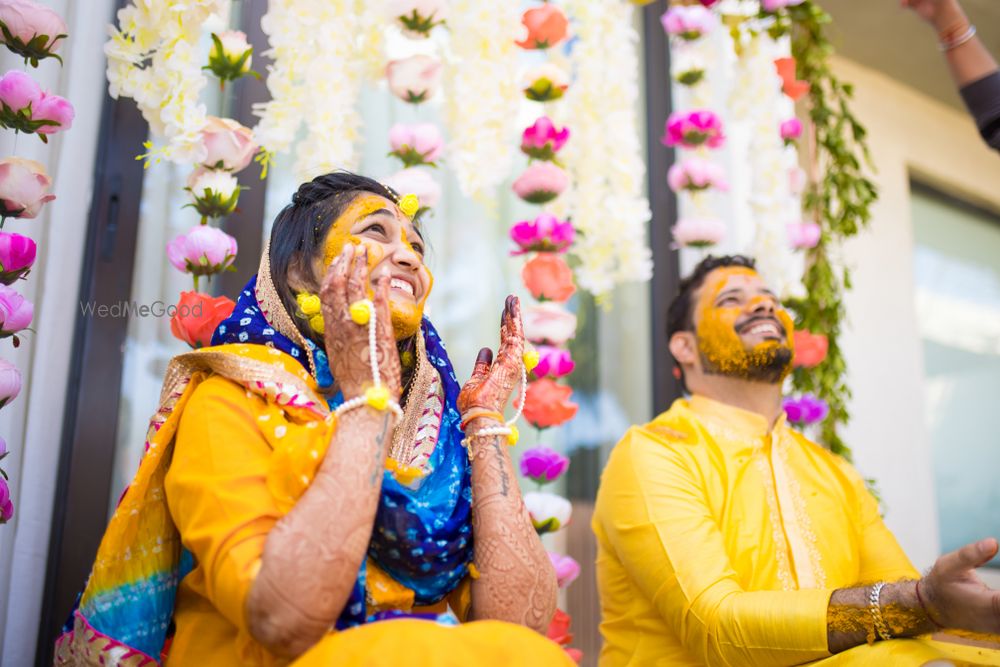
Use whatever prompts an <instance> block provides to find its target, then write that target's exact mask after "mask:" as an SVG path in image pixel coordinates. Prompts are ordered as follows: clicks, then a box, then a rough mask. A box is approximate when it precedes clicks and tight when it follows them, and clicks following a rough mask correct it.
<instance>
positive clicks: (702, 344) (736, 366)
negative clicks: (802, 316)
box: [694, 267, 795, 384]
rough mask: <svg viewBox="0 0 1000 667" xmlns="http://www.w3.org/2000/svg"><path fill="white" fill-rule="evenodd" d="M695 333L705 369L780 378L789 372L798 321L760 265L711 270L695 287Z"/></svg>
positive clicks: (756, 377)
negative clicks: (765, 278)
mask: <svg viewBox="0 0 1000 667" xmlns="http://www.w3.org/2000/svg"><path fill="white" fill-rule="evenodd" d="M694 325H695V336H696V337H697V340H698V352H699V353H700V356H701V361H702V366H703V367H704V372H706V373H715V374H720V375H730V376H735V377H741V378H745V379H747V380H753V381H757V382H767V383H772V384H773V383H777V382H781V381H782V380H783V379H784V378H785V376H787V375H788V373H789V371H791V367H792V357H793V353H794V338H793V336H792V332H793V331H794V328H795V327H794V324H793V323H792V319H791V317H789V315H788V313H787V312H786V311H785V309H784V308H783V307H782V305H781V302H780V301H779V300H778V298H777V297H776V296H775V295H774V293H773V292H771V291H770V290H769V289H768V288H767V286H766V285H765V284H764V281H763V280H762V279H761V277H760V276H759V275H758V274H757V272H756V271H754V270H752V269H748V268H744V267H724V268H720V269H716V270H714V271H712V272H711V273H710V274H708V276H707V277H706V279H705V282H704V283H703V284H702V286H701V288H700V289H699V290H698V293H697V300H696V305H695V309H694Z"/></svg>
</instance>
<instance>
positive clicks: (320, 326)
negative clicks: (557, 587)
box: [295, 292, 325, 335]
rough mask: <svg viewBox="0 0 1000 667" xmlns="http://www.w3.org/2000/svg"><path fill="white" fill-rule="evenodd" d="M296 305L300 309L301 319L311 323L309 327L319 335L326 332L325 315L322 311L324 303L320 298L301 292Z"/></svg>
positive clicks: (297, 296)
mask: <svg viewBox="0 0 1000 667" xmlns="http://www.w3.org/2000/svg"><path fill="white" fill-rule="evenodd" d="M295 303H296V305H298V307H299V313H298V314H299V315H300V317H302V318H304V319H306V320H308V321H309V327H310V328H311V329H312V330H313V331H315V332H316V333H318V334H321V335H322V333H323V332H324V331H325V326H324V322H323V313H322V312H320V311H321V305H322V302H321V301H320V300H319V296H318V295H316V294H312V293H310V292H299V293H298V294H296V295H295Z"/></svg>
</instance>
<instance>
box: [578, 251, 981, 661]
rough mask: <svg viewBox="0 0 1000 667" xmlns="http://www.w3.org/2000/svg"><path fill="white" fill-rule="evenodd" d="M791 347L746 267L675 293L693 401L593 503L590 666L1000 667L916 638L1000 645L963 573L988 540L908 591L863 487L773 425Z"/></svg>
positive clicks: (617, 464) (626, 449) (973, 653)
mask: <svg viewBox="0 0 1000 667" xmlns="http://www.w3.org/2000/svg"><path fill="white" fill-rule="evenodd" d="M792 332H793V325H792V321H791V319H790V317H789V316H788V313H786V312H785V310H784V309H783V308H782V306H781V303H780V302H779V301H778V299H777V298H776V296H775V295H774V293H773V292H771V291H770V290H768V288H767V286H766V285H765V284H764V281H763V280H762V279H761V277H760V276H759V275H758V274H757V272H756V271H755V270H754V262H753V260H751V259H748V258H746V257H742V256H727V257H708V258H706V259H705V260H704V261H702V262H701V263H700V264H699V265H698V266H697V267H696V268H695V270H694V272H693V273H692V275H691V276H690V277H688V278H686V279H685V280H684V281H683V282H682V283H681V285H680V293H679V294H678V295H677V297H676V298H675V299H674V301H673V303H672V304H671V306H670V311H669V315H668V331H667V335H668V340H669V343H668V344H669V347H670V352H671V354H672V355H673V358H674V360H675V361H676V363H677V365H678V367H679V369H680V372H681V373H682V378H683V381H684V383H685V385H686V387H687V388H688V390H689V391H690V392H691V394H692V396H691V398H690V399H680V400H677V401H676V402H675V403H674V404H673V406H672V407H671V408H670V409H669V410H668V411H667V412H665V413H663V414H662V415H660V416H659V417H657V418H656V419H654V420H653V421H652V422H650V423H648V424H646V425H644V426H637V427H633V428H631V429H630V430H629V431H628V432H627V433H626V434H625V436H624V437H623V438H622V440H621V441H620V442H619V443H618V445H617V446H616V447H615V449H614V451H613V452H612V454H611V457H610V460H609V461H608V465H607V467H606V468H605V470H604V474H603V476H602V480H601V488H600V491H599V492H598V495H597V504H596V509H595V514H594V520H593V529H594V532H595V533H596V535H597V543H598V557H597V579H598V588H599V591H600V595H601V607H602V612H603V622H602V624H601V632H602V634H603V635H604V648H603V650H602V652H601V658H600V664H601V666H602V667H615V666H618V665H626V664H629V665H633V664H634V665H654V664H656V665H660V664H662V665H681V666H683V665H753V664H767V665H798V664H802V663H806V662H811V661H819V662H820V663H826V662H827V660H825V659H829V661H830V662H836V664H857V662H858V661H866V660H872V661H878V660H881V661H883V662H884V663H885V664H891V665H923V664H926V663H928V662H932V661H934V660H945V661H947V660H951V659H954V660H960V661H963V664H968V663H971V664H1000V652H997V651H991V650H988V649H984V648H979V647H977V646H973V645H970V643H969V642H966V643H965V644H962V645H960V644H957V643H954V642H950V641H934V640H931V639H928V638H921V639H912V638H913V637H917V636H919V635H926V634H928V633H931V632H934V631H935V630H937V629H940V628H954V629H960V630H966V631H974V632H978V633H995V634H997V633H1000V591H993V590H991V589H989V588H987V587H986V586H985V585H984V584H983V583H982V582H981V581H980V580H979V579H978V578H977V577H976V575H975V573H974V572H973V570H974V568H976V567H979V566H981V565H984V564H985V563H986V562H987V561H989V560H990V559H991V558H993V557H994V556H995V555H996V553H997V548H998V547H997V541H996V540H994V539H986V540H982V541H980V542H977V543H975V544H970V545H968V546H966V547H964V548H962V549H960V550H958V551H956V552H953V553H950V554H946V555H944V556H942V557H941V558H940V559H938V561H937V563H935V565H934V567H933V568H932V569H931V571H930V573H929V574H927V575H926V576H925V577H923V578H921V577H920V575H919V574H918V573H917V572H916V570H914V569H913V566H912V565H911V564H910V561H909V560H908V559H907V557H906V555H905V554H904V553H903V551H902V550H901V549H900V547H899V545H898V544H897V543H896V540H895V538H894V537H893V535H892V534H891V533H890V532H889V530H888V529H887V528H886V527H885V525H884V524H883V523H882V519H881V518H880V516H879V508H878V503H877V502H876V501H875V499H874V498H873V497H872V495H871V494H870V493H869V492H868V491H867V489H866V488H865V483H864V481H863V480H862V478H861V476H860V475H859V474H858V473H857V472H856V471H855V470H854V468H852V467H851V466H850V464H848V463H847V462H846V461H845V460H843V459H842V458H840V457H839V456H835V455H833V454H831V453H830V452H829V451H827V450H826V449H824V448H822V447H820V446H819V445H816V444H814V443H812V442H810V441H809V440H808V439H806V438H805V437H804V436H802V435H801V434H800V433H798V432H796V431H794V430H793V429H791V428H790V427H789V426H788V424H787V423H786V422H785V417H784V414H783V411H782V408H781V398H782V382H783V380H784V379H785V377H786V376H787V375H788V373H789V371H790V370H791V366H792V357H793V342H792V341H793V337H792ZM996 639H997V638H994V640H996ZM831 654H840V655H837V656H836V657H834V658H830V655H831ZM842 661H847V662H846V663H845V662H842ZM865 664H867V662H866V663H865ZM873 664H874V663H873ZM944 664H951V663H948V662H945V663H944Z"/></svg>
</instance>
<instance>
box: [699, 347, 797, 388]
mask: <svg viewBox="0 0 1000 667" xmlns="http://www.w3.org/2000/svg"><path fill="white" fill-rule="evenodd" d="M698 353H699V354H700V355H701V365H702V368H703V369H704V372H705V374H707V375H725V376H728V377H736V378H740V379H743V380H748V381H750V382H763V383H765V384H778V383H779V382H781V381H782V380H784V379H785V377H787V376H788V373H789V372H791V370H792V356H793V353H792V349H791V348H790V347H788V345H784V344H777V343H771V344H768V343H764V344H762V345H758V346H756V347H755V348H754V349H752V350H745V349H744V350H742V353H735V354H730V355H726V356H725V357H722V358H712V357H713V356H715V355H708V354H706V353H705V349H704V348H703V347H702V346H701V345H700V344H699V346H698Z"/></svg>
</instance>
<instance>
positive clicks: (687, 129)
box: [660, 109, 726, 148]
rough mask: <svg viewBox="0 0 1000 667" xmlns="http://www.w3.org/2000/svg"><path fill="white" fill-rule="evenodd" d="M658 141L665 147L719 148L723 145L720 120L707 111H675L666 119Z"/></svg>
mask: <svg viewBox="0 0 1000 667" xmlns="http://www.w3.org/2000/svg"><path fill="white" fill-rule="evenodd" d="M660 141H661V142H662V143H663V145H665V146H683V147H684V148H697V147H698V146H701V145H703V144H704V145H705V146H707V147H709V148H719V147H720V146H722V144H724V143H725V141H726V137H725V135H723V134H722V120H721V119H720V118H719V116H718V115H717V114H716V113H714V112H712V111H708V110H707V109H696V110H694V111H675V112H674V113H672V114H670V117H669V118H667V127H666V131H665V134H664V135H663V138H662V139H660Z"/></svg>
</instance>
